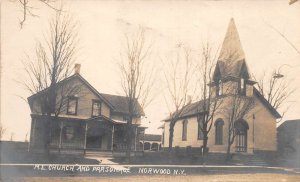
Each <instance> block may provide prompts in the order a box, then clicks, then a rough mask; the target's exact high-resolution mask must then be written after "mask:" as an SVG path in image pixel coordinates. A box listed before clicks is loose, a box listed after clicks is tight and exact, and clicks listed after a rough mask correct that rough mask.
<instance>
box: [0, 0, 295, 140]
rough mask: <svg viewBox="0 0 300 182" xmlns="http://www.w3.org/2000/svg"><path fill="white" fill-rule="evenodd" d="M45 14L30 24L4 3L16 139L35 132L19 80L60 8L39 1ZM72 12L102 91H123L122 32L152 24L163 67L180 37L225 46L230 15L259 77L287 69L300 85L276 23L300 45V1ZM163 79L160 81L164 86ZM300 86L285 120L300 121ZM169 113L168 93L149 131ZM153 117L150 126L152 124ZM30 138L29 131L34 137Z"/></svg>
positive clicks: (193, 43)
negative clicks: (120, 64) (118, 62)
mask: <svg viewBox="0 0 300 182" xmlns="http://www.w3.org/2000/svg"><path fill="white" fill-rule="evenodd" d="M32 6H34V7H36V8H37V9H36V10H34V13H35V14H37V15H38V16H39V17H29V16H28V17H27V21H26V23H25V26H24V27H23V29H20V26H19V19H21V18H22V11H21V8H20V7H19V6H18V4H17V3H16V2H11V1H8V0H7V1H2V4H1V37H2V38H1V49H2V50H1V52H2V55H1V66H2V75H1V82H2V85H1V86H2V87H1V122H2V123H3V125H4V126H5V127H6V128H7V132H6V135H5V137H4V139H9V138H10V135H11V133H14V139H15V140H25V136H26V133H30V110H29V106H28V104H27V103H26V102H25V101H23V100H22V99H20V97H19V96H21V97H25V98H27V97H28V96H29V93H28V92H26V91H25V90H24V89H23V88H22V87H21V86H20V85H19V84H18V83H17V82H16V81H15V80H18V79H20V77H22V76H24V74H25V73H24V71H23V70H22V64H21V59H22V58H23V57H24V56H25V53H26V54H29V55H31V54H32V52H33V50H34V48H35V44H36V41H37V40H41V39H43V34H45V33H46V32H47V24H48V21H49V19H50V18H51V14H53V10H51V9H49V8H48V7H47V6H45V5H43V4H41V3H36V2H35V3H33V4H32ZM64 7H65V9H66V12H70V13H71V14H73V15H74V19H76V20H77V21H78V22H79V25H80V29H79V37H80V43H79V45H78V46H79V47H80V53H79V55H80V56H79V57H78V61H77V62H78V63H81V65H82V66H81V75H82V76H83V77H84V78H86V80H88V81H89V82H90V83H91V84H92V85H93V86H94V87H95V88H96V89H97V90H98V91H99V92H103V93H110V94H122V90H121V87H120V79H119V77H120V75H119V73H118V68H117V65H116V59H117V58H118V56H119V53H120V50H121V47H120V44H121V40H122V36H123V34H124V33H125V32H130V31H134V30H136V29H137V28H138V27H139V26H143V27H146V28H147V31H146V34H147V38H148V39H150V40H151V41H152V42H153V50H152V54H151V57H150V59H151V61H153V63H155V65H156V67H157V68H158V69H161V68H162V63H161V58H162V57H165V56H166V55H168V54H169V53H170V52H172V51H174V49H175V48H176V44H178V43H179V42H180V43H182V44H184V45H188V46H189V47H191V48H192V49H193V50H198V49H200V48H201V44H202V42H203V41H207V40H209V42H211V44H212V45H213V46H215V47H218V46H220V45H221V44H222V41H223V38H224V35H225V32H226V29H227V26H228V23H229V20H230V18H234V19H235V23H236V26H237V29H238V32H239V35H240V39H241V42H242V46H243V49H244V52H245V54H246V62H247V64H248V67H249V70H250V72H251V73H252V74H254V75H256V76H257V77H259V75H261V74H262V73H263V72H270V71H271V70H272V69H273V68H278V67H280V66H281V65H283V64H288V65H290V66H292V67H289V66H283V67H282V68H281V72H282V74H284V75H285V77H286V79H289V80H291V81H293V85H294V86H295V87H298V88H299V85H300V79H299V76H300V55H299V53H297V52H296V51H295V50H294V49H293V48H292V47H291V45H289V43H287V41H286V40H285V39H283V38H282V37H281V36H280V35H279V34H278V33H277V32H276V31H274V30H273V29H272V28H271V27H270V26H269V25H271V26H273V27H275V28H276V29H278V30H279V31H280V32H282V33H283V34H284V35H285V36H286V37H287V38H288V39H289V40H290V42H292V44H293V45H294V46H296V47H297V49H298V50H299V49H300V34H299V32H300V24H299V20H300V11H299V10H300V2H296V3H295V4H293V5H292V6H289V5H288V0H281V1H267V0H265V1H200V2H199V1H196V0H195V1H167V0H165V1H157V0H152V1H129V0H128V1H92V0H91V1H87V0H76V1H75V0H74V1H65V2H64ZM162 80H163V78H159V79H158V82H161V84H158V85H159V87H160V89H161V91H162V92H161V93H164V91H165V85H164V84H163V82H162ZM299 98H300V89H298V90H297V91H296V93H295V94H294V95H293V97H292V98H290V99H289V103H290V104H292V106H291V108H290V110H289V112H288V113H287V114H286V116H285V118H284V120H286V119H300V109H299V108H300V100H299ZM168 113H169V110H168V108H167V106H166V104H165V101H164V97H163V96H162V94H160V95H158V96H157V97H156V99H155V100H154V101H153V102H152V103H151V105H149V107H147V108H146V115H147V119H145V120H144V121H143V122H144V123H143V124H144V125H146V126H148V127H149V129H148V130H147V133H160V131H159V130H158V129H157V127H158V126H160V125H161V124H162V123H161V120H162V119H163V118H164V117H166V116H167V115H168ZM149 122H150V123H149ZM28 137H29V134H28Z"/></svg>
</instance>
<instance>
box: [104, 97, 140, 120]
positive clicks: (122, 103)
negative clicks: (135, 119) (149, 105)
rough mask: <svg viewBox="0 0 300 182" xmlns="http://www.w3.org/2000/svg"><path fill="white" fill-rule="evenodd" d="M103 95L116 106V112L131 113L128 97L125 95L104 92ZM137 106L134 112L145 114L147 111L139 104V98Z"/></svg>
mask: <svg viewBox="0 0 300 182" xmlns="http://www.w3.org/2000/svg"><path fill="white" fill-rule="evenodd" d="M101 95H102V96H103V97H104V98H105V99H106V100H108V102H110V103H111V104H112V105H113V106H114V112H115V113H121V114H128V113H129V107H128V98H127V97H124V96H118V95H110V94H103V93H101ZM134 105H135V106H136V108H135V111H134V114H135V115H141V116H144V115H145V113H144V111H143V109H142V107H141V105H140V104H139V102H138V101H137V100H135V104H134Z"/></svg>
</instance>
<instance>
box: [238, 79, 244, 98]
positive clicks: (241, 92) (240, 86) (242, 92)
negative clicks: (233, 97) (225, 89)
mask: <svg viewBox="0 0 300 182" xmlns="http://www.w3.org/2000/svg"><path fill="white" fill-rule="evenodd" d="M239 93H240V94H241V95H246V81H245V79H244V78H241V80H240V83H239Z"/></svg>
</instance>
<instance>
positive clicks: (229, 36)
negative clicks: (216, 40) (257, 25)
mask: <svg viewBox="0 0 300 182" xmlns="http://www.w3.org/2000/svg"><path fill="white" fill-rule="evenodd" d="M242 74H246V75H247V76H248V77H249V74H248V68H247V65H246V62H245V53H244V51H243V48H242V44H241V41H240V38H239V34H238V31H237V28H236V26H235V23H234V19H233V18H232V19H231V20H230V22H229V25H228V28H227V32H226V35H225V38H224V41H223V44H222V49H221V51H220V54H219V58H218V62H217V65H216V69H215V73H214V76H215V77H216V76H218V77H220V78H221V79H223V78H226V77H235V78H240V77H241V75H242Z"/></svg>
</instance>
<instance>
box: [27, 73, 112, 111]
mask: <svg viewBox="0 0 300 182" xmlns="http://www.w3.org/2000/svg"><path fill="white" fill-rule="evenodd" d="M76 78H78V79H79V80H80V81H81V82H82V83H83V84H84V85H86V86H87V87H88V88H89V89H90V90H91V91H92V92H93V93H94V94H95V95H97V96H98V97H99V98H100V99H102V100H103V101H104V102H105V103H106V104H108V106H109V107H110V108H112V109H113V105H112V104H111V103H109V102H108V101H107V100H106V98H104V97H103V96H102V95H101V94H100V93H99V92H98V91H97V90H96V89H95V88H94V87H93V86H92V85H91V84H90V83H89V82H88V81H87V80H86V79H84V78H83V77H82V76H81V75H80V74H78V73H75V74H73V75H72V76H70V77H67V78H65V79H64V80H62V81H60V82H58V83H57V86H59V85H62V84H64V83H66V82H67V81H70V80H73V79H76ZM48 89H49V88H46V89H44V90H42V91H40V92H38V93H36V94H33V95H31V96H29V97H28V98H27V100H28V101H31V100H32V99H34V98H36V97H37V96H39V95H41V94H43V93H45V92H46V91H47V90H48Z"/></svg>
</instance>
